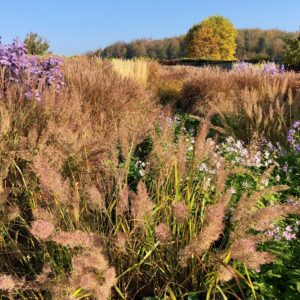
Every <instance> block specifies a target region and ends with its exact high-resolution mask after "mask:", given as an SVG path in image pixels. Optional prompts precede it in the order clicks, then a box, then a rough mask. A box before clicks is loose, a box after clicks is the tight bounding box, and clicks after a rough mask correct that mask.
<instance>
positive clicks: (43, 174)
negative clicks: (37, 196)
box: [33, 155, 70, 204]
mask: <svg viewBox="0 0 300 300" xmlns="http://www.w3.org/2000/svg"><path fill="white" fill-rule="evenodd" d="M33 166H34V170H35V172H36V174H37V175H38V178H39V181H40V184H41V186H42V187H43V189H45V190H46V191H47V192H48V193H50V194H52V195H54V197H55V198H57V199H58V200H59V201H60V202H62V203H64V204H67V203H68V200H69V198H70V197H69V196H70V185H69V182H68V180H63V179H62V176H61V175H60V173H59V172H58V171H57V170H55V169H54V168H53V167H52V166H51V165H50V164H49V163H48V162H47V161H46V160H45V159H44V157H42V156H40V155H37V156H36V157H35V158H34V161H33Z"/></svg>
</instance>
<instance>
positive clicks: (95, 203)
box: [86, 185, 105, 210]
mask: <svg viewBox="0 0 300 300" xmlns="http://www.w3.org/2000/svg"><path fill="white" fill-rule="evenodd" d="M86 192H87V194H88V196H89V199H90V201H89V204H90V205H91V208H93V209H98V210H103V209H104V208H105V204H104V200H103V197H102V195H101V194H100V192H99V191H98V189H97V188H96V187H95V186H94V185H92V186H89V187H87V188H86Z"/></svg>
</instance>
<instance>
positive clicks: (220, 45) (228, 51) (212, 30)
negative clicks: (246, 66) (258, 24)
mask: <svg viewBox="0 0 300 300" xmlns="http://www.w3.org/2000/svg"><path fill="white" fill-rule="evenodd" d="M236 37H237V30H236V29H235V28H234V26H233V25H232V23H231V22H230V21H229V20H228V19H226V18H224V17H221V16H214V17H210V18H207V19H205V20H204V21H203V22H202V23H200V24H197V25H194V26H193V27H192V28H191V29H190V30H189V32H188V33H187V36H186V39H185V41H186V52H187V55H188V56H189V57H195V58H203V59H215V60H230V59H234V55H235V50H236Z"/></svg>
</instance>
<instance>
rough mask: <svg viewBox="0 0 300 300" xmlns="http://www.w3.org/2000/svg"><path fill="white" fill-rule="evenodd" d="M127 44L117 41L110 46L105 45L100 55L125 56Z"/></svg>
mask: <svg viewBox="0 0 300 300" xmlns="http://www.w3.org/2000/svg"><path fill="white" fill-rule="evenodd" d="M126 55H127V44H126V43H123V42H117V43H115V44H113V45H111V46H108V47H106V48H105V49H104V50H103V51H102V53H101V56H103V57H110V58H126Z"/></svg>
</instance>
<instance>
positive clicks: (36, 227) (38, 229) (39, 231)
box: [30, 220, 55, 240]
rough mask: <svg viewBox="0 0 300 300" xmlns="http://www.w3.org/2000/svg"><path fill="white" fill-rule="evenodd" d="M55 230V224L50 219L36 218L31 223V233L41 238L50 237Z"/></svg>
mask: <svg viewBox="0 0 300 300" xmlns="http://www.w3.org/2000/svg"><path fill="white" fill-rule="evenodd" d="M54 231H55V227H54V225H53V224H52V223H50V222H48V221H44V220H35V221H33V222H32V223H31V227H30V233H31V234H32V235H34V236H35V237H37V238H39V239H41V240H47V239H49V238H50V237H51V236H52V235H53V233H54Z"/></svg>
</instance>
